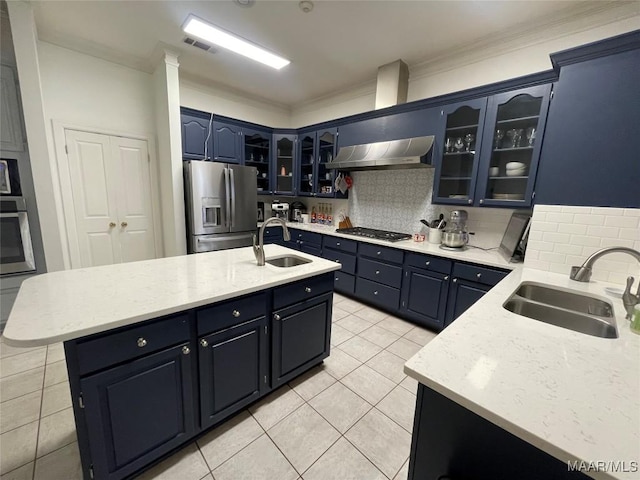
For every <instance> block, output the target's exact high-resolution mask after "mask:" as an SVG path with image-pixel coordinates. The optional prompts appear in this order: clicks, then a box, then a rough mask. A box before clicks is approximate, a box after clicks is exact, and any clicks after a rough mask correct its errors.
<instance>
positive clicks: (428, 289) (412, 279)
mask: <svg viewBox="0 0 640 480" xmlns="http://www.w3.org/2000/svg"><path fill="white" fill-rule="evenodd" d="M448 292H449V275H444V274H442V273H438V272H430V271H427V270H421V269H420V270H419V269H415V268H411V267H408V268H407V267H405V273H404V282H403V285H402V303H401V305H400V310H401V312H402V313H404V314H405V315H406V316H407V318H409V319H411V320H414V321H415V322H418V323H421V324H422V325H425V326H428V327H435V328H438V329H441V328H443V327H444V319H445V311H446V307H447V294H448Z"/></svg>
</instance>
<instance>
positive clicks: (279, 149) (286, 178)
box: [271, 134, 298, 196]
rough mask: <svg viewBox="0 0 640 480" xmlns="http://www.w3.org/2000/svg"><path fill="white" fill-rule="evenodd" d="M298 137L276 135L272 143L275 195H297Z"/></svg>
mask: <svg viewBox="0 0 640 480" xmlns="http://www.w3.org/2000/svg"><path fill="white" fill-rule="evenodd" d="M297 142H298V137H297V136H296V135H294V134H274V135H273V141H272V142H271V143H272V147H271V148H272V153H271V158H272V171H273V173H272V175H273V176H272V179H273V180H272V185H273V186H274V192H273V193H274V194H276V195H287V196H293V195H295V194H296V185H295V183H296V182H295V178H296V177H295V175H296V172H297V170H296V162H297V160H296V159H297Z"/></svg>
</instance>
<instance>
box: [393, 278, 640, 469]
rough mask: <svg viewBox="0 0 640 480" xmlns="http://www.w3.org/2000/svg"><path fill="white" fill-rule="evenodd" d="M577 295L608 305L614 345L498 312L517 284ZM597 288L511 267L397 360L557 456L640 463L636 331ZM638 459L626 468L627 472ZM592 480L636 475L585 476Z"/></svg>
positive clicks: (639, 346) (639, 366)
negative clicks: (403, 358) (432, 335)
mask: <svg viewBox="0 0 640 480" xmlns="http://www.w3.org/2000/svg"><path fill="white" fill-rule="evenodd" d="M525 280H527V281H536V282H541V283H544V284H549V285H553V286H559V287H562V288H568V289H571V290H581V291H585V292H588V293H590V294H593V295H595V296H597V297H600V298H603V299H606V300H609V301H610V302H611V303H612V304H613V306H614V313H615V318H616V322H617V326H618V335H619V338H617V339H605V338H598V337H593V336H589V335H585V334H582V333H577V332H574V331H572V330H567V329H564V328H560V327H556V326H553V325H549V324H546V323H543V322H540V321H537V320H533V319H530V318H527V317H523V316H519V315H516V314H514V313H511V312H509V311H507V310H505V309H504V308H503V307H502V304H503V303H504V302H505V300H506V299H507V298H508V297H510V296H511V294H512V293H513V292H514V291H515V290H516V287H517V286H518V285H519V284H520V282H522V281H525ZM605 286H611V285H609V284H605V283H601V282H593V281H592V282H590V283H578V282H574V281H571V280H569V276H568V275H559V274H555V273H549V272H542V271H538V270H533V269H523V268H519V269H516V270H515V271H514V272H512V273H511V274H509V275H508V276H507V277H506V278H505V279H504V280H502V281H501V282H500V283H499V284H498V285H496V286H495V287H494V288H493V289H492V290H491V291H489V292H488V293H487V294H486V295H485V296H484V297H483V298H482V299H481V300H480V301H478V302H477V303H476V304H475V305H473V306H472V307H471V308H470V309H469V310H467V311H466V312H465V313H464V314H463V315H462V316H461V317H460V318H458V319H457V320H456V321H455V322H453V324H451V326H449V327H448V328H446V329H445V330H444V331H443V332H442V333H440V334H439V335H438V336H437V337H436V338H435V339H434V340H433V341H431V342H430V343H429V344H428V345H426V346H425V347H424V348H423V349H422V350H420V351H419V352H418V353H417V354H416V355H415V356H414V357H412V358H411V359H410V360H409V361H408V362H407V363H406V364H405V373H407V374H408V375H409V376H411V377H413V378H415V379H417V380H418V381H420V382H421V383H423V384H425V385H427V386H428V387H430V388H432V389H433V390H436V391H437V392H439V393H441V394H443V395H445V396H446V397H448V398H450V399H452V400H453V401H455V402H457V403H459V404H460V405H462V406H464V407H465V408H467V409H469V410H471V411H473V412H475V413H477V414H478V415H480V416H482V417H484V418H486V419H487V420H489V421H491V422H492V423H494V424H496V425H498V426H499V427H501V428H503V429H505V430H507V431H508V432H511V433H513V434H514V435H516V436H518V437H520V438H522V439H524V440H525V441H527V442H529V443H531V444H532V445H534V446H536V447H538V448H539V449H541V450H543V451H545V452H547V453H549V454H550V455H553V456H554V457H556V458H558V459H560V460H562V461H569V460H579V461H585V462H591V461H593V462H596V461H613V462H617V461H620V462H625V465H626V466H627V469H630V468H631V462H640V335H636V334H634V333H633V332H631V330H630V328H629V321H627V320H625V318H624V316H625V311H624V308H623V305H622V300H621V299H619V298H614V297H612V296H609V295H608V294H607V293H606V292H605V290H604V288H605ZM637 465H638V463H636V466H637ZM585 473H586V474H588V475H590V476H592V477H593V478H596V479H624V480H627V479H629V480H631V479H637V478H638V472H637V471H636V472H631V471H628V472H611V471H609V472H604V471H599V472H585Z"/></svg>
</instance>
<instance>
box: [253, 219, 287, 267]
mask: <svg viewBox="0 0 640 480" xmlns="http://www.w3.org/2000/svg"><path fill="white" fill-rule="evenodd" d="M270 223H280V224H281V225H282V230H283V232H282V233H283V235H284V239H285V240H286V241H287V242H288V241H289V240H291V234H290V233H289V229H288V228H287V224H286V223H285V221H284V220H283V219H281V218H278V217H271V218H269V219H267V220H265V222H264V223H263V224H262V226H261V227H260V233H259V239H256V234H255V233H254V234H253V254H254V255H255V256H256V261H257V262H258V266H259V267H262V266H264V263H265V261H264V229H265V227H266V226H267V225H269V224H270ZM256 240H259V244H258V245H256Z"/></svg>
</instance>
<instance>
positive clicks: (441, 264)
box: [405, 253, 453, 274]
mask: <svg viewBox="0 0 640 480" xmlns="http://www.w3.org/2000/svg"><path fill="white" fill-rule="evenodd" d="M405 264H407V265H410V266H412V267H416V268H423V269H425V270H431V271H433V272H440V273H446V274H450V273H451V266H452V265H453V262H452V261H451V260H446V259H444V258H438V257H431V256H429V255H420V254H418V253H407V256H406V257H405Z"/></svg>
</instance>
